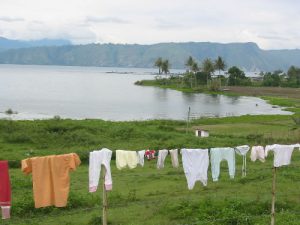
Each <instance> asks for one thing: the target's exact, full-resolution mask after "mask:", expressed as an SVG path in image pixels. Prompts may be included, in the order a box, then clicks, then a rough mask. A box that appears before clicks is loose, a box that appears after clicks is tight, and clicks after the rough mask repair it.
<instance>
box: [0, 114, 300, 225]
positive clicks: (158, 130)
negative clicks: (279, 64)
mask: <svg viewBox="0 0 300 225" xmlns="http://www.w3.org/2000/svg"><path fill="white" fill-rule="evenodd" d="M185 127H186V123H185V122H184V121H170V120H153V121H139V122H137V121H133V122H109V121H102V120H41V121H6V120H0V152H1V154H0V157H1V159H9V160H10V166H11V169H10V175H11V181H12V188H13V209H12V210H13V211H12V219H11V220H10V221H1V224H49V225H50V224H62V225H63V224H66V225H67V224H78V225H79V224H101V222H100V221H101V218H100V216H101V212H102V208H101V201H102V200H101V196H102V192H101V187H100V188H99V190H98V191H97V192H96V193H93V194H91V193H88V165H87V160H88V152H89V151H91V150H94V149H101V148H102V147H107V148H110V149H112V150H116V149H130V150H140V149H147V148H154V149H162V148H175V147H177V148H182V147H190V148H204V147H216V146H236V145H242V144H250V145H252V144H256V143H261V144H271V143H295V142H300V127H297V126H296V125H295V123H294V122H293V120H292V119H291V117H290V116H282V115H277V116H276V115H272V116H241V117H228V118H214V119H199V120H195V121H192V122H191V124H190V126H189V130H188V132H187V133H186V129H185ZM199 127H200V128H203V129H207V130H209V131H210V137H209V138H205V139H201V138H197V137H195V136H194V132H193V131H194V129H195V128H199ZM68 152H76V153H78V154H79V155H80V157H81V159H82V161H83V163H82V165H81V166H80V167H79V168H78V170H76V171H75V172H72V173H71V191H70V197H69V202H68V206H67V207H66V208H63V209H58V208H54V207H48V208H44V209H34V204H33V199H32V180H31V176H25V175H23V174H22V172H21V170H20V168H19V161H20V160H21V159H24V158H27V157H32V156H40V155H49V154H62V153H68ZM113 158H114V157H113ZM236 161H237V167H236V178H235V179H234V180H230V179H229V176H228V170H227V165H226V163H225V162H222V164H221V167H222V169H221V175H220V180H219V182H217V183H214V182H212V180H211V174H210V170H209V175H208V177H209V182H208V186H207V187H203V186H202V185H200V183H196V186H195V188H194V189H193V190H192V191H189V190H188V189H187V184H186V179H185V176H184V173H183V169H182V167H180V168H178V169H174V168H172V167H171V162H170V157H167V160H166V162H165V168H164V169H162V170H157V169H156V162H155V161H150V162H148V161H146V162H145V167H144V168H141V167H138V168H136V169H133V170H128V169H127V170H122V171H119V170H117V169H116V166H115V161H114V160H113V161H112V162H111V166H112V175H113V191H112V192H110V193H109V194H108V201H109V212H108V218H109V219H108V220H109V223H110V224H131V225H139V224H146V225H152V224H158V225H164V224H211V225H217V224H220V225H221V224H222V225H223V224H228V225H229V224H230V225H231V224H240V225H244V224H249V225H252V224H253V225H254V224H255V225H259V224H261V225H264V224H268V223H269V221H270V216H269V214H270V206H271V185H272V170H271V167H272V156H270V157H269V158H268V160H267V162H266V163H261V162H254V163H253V162H250V161H249V159H248V163H247V170H248V171H247V177H246V178H242V177H241V164H242V158H241V157H240V156H236ZM299 167H300V151H295V152H294V154H293V165H292V166H291V167H284V168H280V169H279V170H278V177H277V199H276V210H277V216H276V218H277V224H284V225H285V224H288V225H296V224H299V221H300V213H299V212H300V192H299V190H300V173H299Z"/></svg>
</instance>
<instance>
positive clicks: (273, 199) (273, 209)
mask: <svg viewBox="0 0 300 225" xmlns="http://www.w3.org/2000/svg"><path fill="white" fill-rule="evenodd" d="M275 192H276V167H275V166H274V167H273V185H272V212H271V225H275Z"/></svg>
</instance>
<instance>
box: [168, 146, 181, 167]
mask: <svg viewBox="0 0 300 225" xmlns="http://www.w3.org/2000/svg"><path fill="white" fill-rule="evenodd" d="M169 152H170V155H171V161H172V166H173V168H178V167H179V162H178V149H172V150H169Z"/></svg>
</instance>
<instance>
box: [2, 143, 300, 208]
mask: <svg viewBox="0 0 300 225" xmlns="http://www.w3.org/2000/svg"><path fill="white" fill-rule="evenodd" d="M299 147H300V145H299V144H295V145H277V144H275V145H269V146H266V147H265V148H264V147H262V146H254V147H252V151H251V156H250V157H251V160H252V161H255V160H256V159H259V160H260V161H262V162H265V157H267V155H268V152H269V151H274V167H280V166H286V165H289V164H290V162H291V156H292V153H293V150H294V148H299ZM249 150H250V147H249V146H248V145H243V146H237V147H235V148H230V147H223V148H212V149H181V155H182V166H183V172H184V175H185V176H186V179H187V184H188V189H193V188H194V185H195V183H196V181H200V182H202V184H203V185H204V186H206V185H207V181H208V176H207V175H208V167H209V165H210V166H211V175H212V179H213V181H214V182H216V181H218V178H219V175H220V168H221V166H220V164H221V161H223V160H226V161H227V164H228V170H227V171H228V172H229V176H230V178H231V179H233V178H234V176H235V167H236V162H235V155H236V154H238V155H240V156H242V157H243V165H242V177H245V176H246V162H247V160H246V155H247V152H248V151H249ZM147 151H148V150H147ZM147 151H146V152H145V150H141V151H138V152H136V151H125V150H116V167H117V168H118V169H119V170H121V169H123V168H126V167H129V168H130V169H133V168H136V167H137V165H138V164H140V165H141V166H142V167H143V166H144V159H145V156H147V157H148V159H152V158H155V157H154V152H153V151H151V152H150V153H149V152H148V153H149V154H147ZM112 153H113V151H111V150H109V149H102V150H95V151H92V152H90V155H89V192H95V191H96V190H97V187H98V184H99V180H100V172H101V169H102V167H103V169H104V171H105V173H104V178H105V179H104V184H105V189H104V190H105V191H107V190H112V176H111V168H110V162H111V158H112ZM169 153H170V155H171V161H172V165H173V167H175V168H178V166H179V163H178V150H177V149H174V150H166V149H164V150H160V151H159V152H158V156H157V168H158V169H163V168H164V161H165V158H166V156H167V155H168V154H169ZM253 159H254V160H253ZM6 163H7V161H6ZM79 164H80V159H79V157H78V155H77V154H76V153H70V154H64V155H57V156H56V155H52V156H45V157H33V158H28V159H25V160H22V171H23V172H24V173H25V174H29V173H32V174H33V178H32V179H33V182H34V183H35V185H34V186H33V194H34V201H35V207H36V208H40V207H46V206H51V205H53V204H54V205H55V206H57V207H64V206H66V205H67V198H68V192H69V171H72V170H75V169H76V167H78V166H79ZM33 165H34V166H33ZM298 167H300V166H294V168H298ZM57 168H63V170H64V171H63V170H61V169H57ZM222 169H223V167H222ZM270 169H271V168H270ZM272 169H273V168H272ZM34 170H35V172H34V173H33V171H34ZM180 171H181V170H180ZM250 171H258V169H250ZM260 171H261V169H260ZM171 175H178V174H166V175H162V174H160V176H171ZM61 176H63V177H61ZM132 176H134V175H132ZM135 177H137V176H135ZM44 180H45V181H46V182H45V181H44ZM63 180H65V181H67V182H64V181H63ZM53 182H54V183H55V185H52V183H53ZM45 183H48V184H50V185H49V187H48V186H45ZM54 183H53V184H54ZM52 189H53V190H52ZM52 192H54V193H57V194H59V195H54V196H52V195H51V194H50V193H52ZM7 196H8V195H7ZM57 196H59V198H57ZM9 207H10V205H9ZM2 212H3V208H2Z"/></svg>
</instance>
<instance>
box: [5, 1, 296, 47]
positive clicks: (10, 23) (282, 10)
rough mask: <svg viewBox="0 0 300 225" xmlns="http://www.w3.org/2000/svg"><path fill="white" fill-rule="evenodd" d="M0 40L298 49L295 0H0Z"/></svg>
mask: <svg viewBox="0 0 300 225" xmlns="http://www.w3.org/2000/svg"><path fill="white" fill-rule="evenodd" d="M0 36H2V37H6V38H9V39H22V40H36V39H43V38H49V39H54V38H55V39H68V40H70V41H72V43H73V44H87V43H121V44H125V43H127V44H134V43H136V44H153V43H159V42H189V41H193V42H207V41H209V42H219V43H231V42H255V43H257V44H258V45H259V47H261V48H263V49H293V48H300V1H299V0H0Z"/></svg>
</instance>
